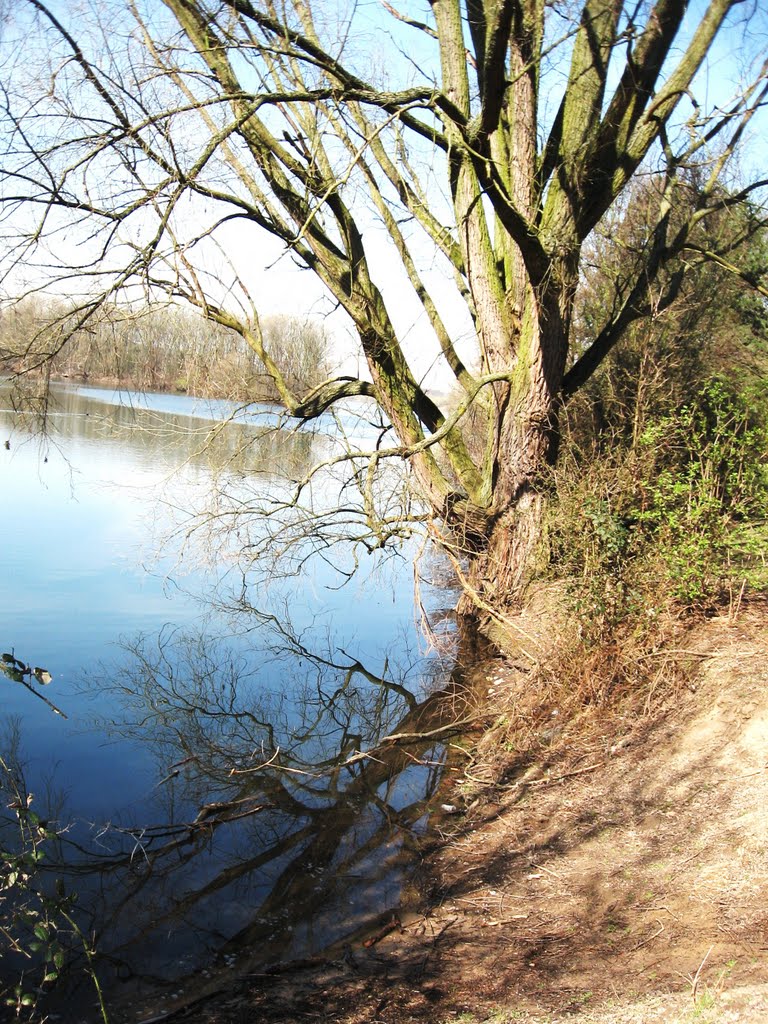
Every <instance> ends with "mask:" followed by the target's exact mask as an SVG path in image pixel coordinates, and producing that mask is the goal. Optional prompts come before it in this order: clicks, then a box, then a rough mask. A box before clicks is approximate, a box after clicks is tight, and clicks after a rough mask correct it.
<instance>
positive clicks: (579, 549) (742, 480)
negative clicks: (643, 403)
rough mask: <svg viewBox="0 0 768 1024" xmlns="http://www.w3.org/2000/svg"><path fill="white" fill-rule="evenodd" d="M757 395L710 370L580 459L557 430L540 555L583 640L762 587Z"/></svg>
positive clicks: (766, 526) (761, 439)
mask: <svg viewBox="0 0 768 1024" xmlns="http://www.w3.org/2000/svg"><path fill="white" fill-rule="evenodd" d="M766 399H768V387H767V386H766V384H765V382H755V381H753V382H752V383H751V384H750V385H749V386H748V387H741V386H739V385H738V384H736V383H734V382H732V381H730V380H728V379H726V378H725V377H723V376H720V375H715V376H711V377H709V378H708V379H705V380H704V381H703V382H702V383H700V384H699V385H696V386H695V387H693V388H692V389H691V394H690V396H689V398H688V400H687V401H686V402H685V403H684V404H683V405H681V406H679V407H678V408H674V409H667V410H664V411H662V412H660V413H658V414H656V415H655V416H654V415H646V416H645V417H644V421H645V422H644V426H643V429H642V430H641V431H639V432H637V433H636V434H634V435H631V436H629V437H627V436H626V434H625V435H624V436H623V437H621V436H620V435H617V434H614V436H613V438H612V439H611V440H612V443H606V439H605V438H602V439H601V443H600V444H599V446H598V445H596V444H592V446H591V448H590V450H589V454H588V455H587V453H586V449H585V445H584V439H583V437H581V438H580V437H578V436H577V435H573V434H572V435H570V436H569V435H568V434H567V433H566V440H565V445H564V451H563V456H562V458H561V460H560V464H559V467H558V469H557V471H556V472H555V473H554V474H553V493H552V501H551V503H550V513H549V524H548V531H547V541H548V556H549V564H550V573H551V575H553V576H557V577H561V578H565V579H566V580H567V585H568V593H569V594H570V598H571V602H572V605H573V608H574V610H575V611H576V612H577V614H578V615H579V618H580V620H581V622H582V629H583V631H584V634H585V637H586V638H587V639H591V640H594V641H600V640H604V639H606V637H607V636H609V635H610V634H611V633H612V632H613V631H614V630H615V629H616V628H617V627H619V626H621V625H631V626H632V627H633V628H634V629H642V628H643V625H644V624H647V623H650V622H652V621H653V620H654V618H655V617H657V616H658V615H659V614H660V613H661V612H662V611H669V610H670V608H672V607H675V608H677V609H691V608H695V609H702V610H709V609H713V608H715V607H716V606H718V605H719V604H721V603H722V602H723V601H728V600H730V601H733V600H735V599H738V597H739V596H740V595H742V594H743V593H744V592H745V591H747V592H753V591H756V590H757V591H760V590H764V589H766V588H767V587H768V564H766V557H765V552H766V550H768V546H767V542H768V521H767V520H766V510H768V462H767V456H768V416H766Z"/></svg>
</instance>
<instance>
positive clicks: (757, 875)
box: [134, 607, 768, 1024]
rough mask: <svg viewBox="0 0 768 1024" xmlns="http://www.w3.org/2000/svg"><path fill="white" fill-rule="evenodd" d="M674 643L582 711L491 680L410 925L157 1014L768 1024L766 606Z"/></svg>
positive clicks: (488, 669)
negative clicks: (485, 733) (617, 690)
mask: <svg viewBox="0 0 768 1024" xmlns="http://www.w3.org/2000/svg"><path fill="white" fill-rule="evenodd" d="M674 643H675V645H676V646H675V647H670V648H669V649H668V650H667V651H666V652H659V655H658V661H657V662H655V667H653V664H649V667H648V670H647V671H646V673H645V675H646V679H647V683H646V686H645V688H644V690H643V691H642V692H637V693H634V694H633V695H632V699H629V697H627V699H626V700H624V699H622V698H621V694H619V695H614V697H613V698H612V699H611V700H608V701H602V700H599V699H594V700H592V701H585V702H584V707H583V709H582V711H581V712H580V713H579V714H576V715H574V714H573V708H572V707H570V708H568V709H564V708H561V707H558V706H557V703H556V699H555V698H556V690H551V691H549V692H548V693H547V694H545V695H544V697H543V698H542V699H541V700H539V701H538V704H537V702H536V701H535V700H533V698H532V695H531V694H530V693H529V692H526V672H525V668H524V667H523V668H522V669H521V667H520V666H519V665H516V664H514V663H512V661H510V660H505V659H497V660H496V661H494V662H493V663H491V664H488V665H485V666H484V667H483V669H482V670H478V671H481V672H482V674H481V676H480V678H479V679H478V683H479V684H482V689H483V691H484V694H485V695H484V698H483V699H484V701H485V702H486V704H487V708H486V709H487V710H488V712H489V714H490V716H491V718H492V719H493V721H494V722H495V723H496V729H495V734H494V737H493V740H492V741H491V740H487V739H484V740H483V741H482V742H481V743H480V744H479V745H476V746H475V747H474V748H473V749H472V750H471V751H468V752H467V753H466V754H462V755H460V756H461V757H463V758H464V760H465V761H466V763H465V764H462V765H461V767H460V768H458V769H455V770H454V771H453V773H452V778H451V779H450V781H449V783H448V787H447V789H446V791H445V793H444V794H443V796H442V799H443V801H444V802H445V803H446V804H448V805H449V806H451V807H452V808H455V810H454V811H440V812H438V815H437V816H436V825H435V832H434V838H433V840H432V841H431V845H430V846H429V847H428V848H425V850H424V853H423V858H424V859H423V868H422V871H421V874H420V880H419V883H418V885H417V887H416V888H415V889H414V891H413V893H412V894H411V899H410V901H409V902H408V903H407V904H405V905H404V906H403V907H401V908H400V909H399V922H400V924H399V925H398V926H397V927H395V928H393V929H391V930H388V931H387V933H386V934H383V931H382V932H381V933H379V934H374V935H371V934H369V936H368V938H371V937H373V938H376V939H377V940H378V941H375V942H373V943H372V944H370V945H368V946H365V945H363V941H362V939H363V937H361V936H358V937H355V938H354V939H353V940H351V941H350V942H349V943H348V944H347V945H346V946H342V947H339V948H337V949H334V950H331V951H329V953H328V955H327V956H325V957H323V958H318V959H316V960H312V961H306V962H303V963H299V964H293V965H282V966H281V967H280V968H278V969H275V970H272V971H269V972H266V973H263V974H251V975H250V976H248V977H245V978H241V979H240V980H239V981H238V982H237V984H236V985H235V986H234V987H228V986H225V985H222V986H220V987H219V988H218V989H217V990H216V991H214V992H212V993H210V994H209V996H208V997H207V998H205V999H204V1000H202V1001H201V1000H198V1001H196V1002H195V1003H194V1004H193V1005H190V1006H188V1007H186V1008H185V1009H182V1008H181V1007H175V1006H173V1005H171V1004H166V1005H165V1006H164V1007H155V1008H154V1014H153V1015H154V1016H155V1018H156V1019H168V1020H170V1019H175V1020H185V1021H193V1022H195V1024H235V1022H246V1021H247V1022H249V1024H259V1022H265V1024H266V1022H277V1021H280V1022H284V1024H293V1022H296V1024H298V1022H302V1024H304V1022H310V1021H312V1022H326V1024H331V1022H333V1024H405V1022H425V1024H426V1022H429V1024H447V1022H452V1021H461V1022H462V1024H474V1022H486V1021H487V1022H489V1024H491V1022H493V1024H504V1022H507V1021H509V1022H512V1021H522V1022H528V1024H544V1022H547V1024H554V1022H561V1021H565V1020H569V1021H571V1020H572V1021H576V1022H582V1024H593V1022H594V1024H645V1022H648V1024H650V1022H668V1021H669V1022H679V1024H689V1022H690V1024H693V1022H698V1024H715V1022H717V1024H720V1022H722V1024H726V1022H728V1024H735V1022H744V1024H762V1022H768V959H767V957H768V772H767V771H766V768H767V767H768V687H767V686H766V681H767V679H766V676H767V675H768V668H767V666H768V609H766V608H765V607H759V608H754V607H753V608H748V609H744V610H742V611H741V612H740V614H739V615H738V616H737V617H735V618H733V617H727V616H723V617H720V618H714V619H711V620H709V621H707V622H704V623H699V624H698V625H696V626H695V627H693V628H689V629H687V630H685V631H679V632H678V633H677V635H676V637H675V641H674ZM672 663H675V664H677V665H681V664H682V665H683V667H684V669H685V671H684V672H678V673H676V674H675V673H671V674H670V673H669V672H666V673H665V672H664V671H663V670H664V668H665V666H666V667H668V666H669V665H670V664H672ZM587 675H588V667H587ZM583 676H584V672H583V671H582V677H583ZM671 679H676V680H677V682H670V680H671ZM562 696H563V698H564V699H565V695H564V694H563V695H562ZM534 708H536V709H537V710H536V712H535V713H534V711H533V709H534ZM387 920H389V918H387ZM134 1019H141V1012H140V1011H139V1012H138V1013H137V1016H136V1017H135V1018H134ZM145 1019H146V1018H145Z"/></svg>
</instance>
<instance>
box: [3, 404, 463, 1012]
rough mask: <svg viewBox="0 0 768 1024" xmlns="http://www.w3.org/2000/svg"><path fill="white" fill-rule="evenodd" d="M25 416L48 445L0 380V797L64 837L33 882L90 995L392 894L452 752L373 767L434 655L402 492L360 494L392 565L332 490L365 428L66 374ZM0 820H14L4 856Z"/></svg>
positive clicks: (435, 670) (367, 436)
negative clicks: (92, 973) (376, 516)
mask: <svg viewBox="0 0 768 1024" xmlns="http://www.w3.org/2000/svg"><path fill="white" fill-rule="evenodd" d="M43 412H44V426H45V430H44V432H42V433H41V430H40V420H39V419H37V420H32V419H28V418H26V417H24V416H22V415H20V414H19V413H17V412H15V411H14V409H13V405H12V401H11V396H10V393H9V392H8V390H7V388H6V389H4V390H2V391H0V466H2V480H3V491H2V493H3V500H2V506H1V507H0V524H1V525H2V535H3V538H4V549H5V561H4V566H5V569H4V572H3V574H2V576H0V594H1V595H2V599H1V600H0V646H1V647H2V651H3V652H5V653H6V655H7V656H8V658H12V659H16V661H7V662H6V668H8V669H9V671H8V672H6V676H2V675H0V687H1V688H2V689H1V691H0V692H2V698H3V701H2V705H1V707H2V713H1V714H0V751H2V756H3V760H4V762H5V766H6V771H5V772H4V777H5V782H4V785H5V789H6V793H5V796H6V799H5V800H4V801H3V803H4V805H6V804H8V803H9V802H12V800H13V798H14V797H13V792H12V790H13V786H14V785H15V786H16V787H17V789H18V791H19V792H20V793H22V794H23V795H24V796H26V794H29V793H31V794H33V795H34V796H33V802H32V805H31V806H32V808H33V809H34V811H35V812H36V813H37V814H38V815H40V816H41V817H42V818H43V819H45V820H46V821H47V822H48V825H47V829H48V830H49V833H50V832H55V833H56V834H57V838H56V839H55V840H52V839H50V838H49V839H46V841H45V844H44V853H45V859H44V861H42V863H43V864H44V866H45V869H44V871H43V873H42V874H41V875H40V882H41V885H42V887H43V889H44V890H45V891H46V892H48V891H50V892H53V891H54V886H57V887H58V888H57V891H58V892H59V893H60V894H61V893H64V897H63V898H64V899H65V900H66V899H68V897H69V894H72V897H73V900H74V895H75V894H76V896H77V899H76V902H72V903H67V904H66V905H67V907H69V908H70V911H69V915H70V917H71V918H72V921H73V927H74V925H76V926H77V928H79V929H80V930H81V931H82V934H83V935H84V936H92V937H93V940H94V942H95V945H96V948H97V950H98V951H99V953H100V954H101V955H102V957H103V958H104V959H103V960H102V961H101V962H100V967H99V970H100V973H101V975H102V978H103V979H104V981H105V984H106V986H107V990H108V992H109V993H110V995H109V998H112V997H113V995H114V997H115V998H118V997H119V996H120V988H121V984H120V982H122V983H124V984H133V983H134V981H135V980H136V979H140V980H141V981H142V983H143V982H146V981H147V980H153V981H155V982H156V983H157V984H166V983H168V982H170V981H175V979H177V978H178V977H180V976H183V975H185V974H188V973H190V972H191V971H195V970H198V971H199V970H202V969H205V970H208V969H214V968H215V967H217V966H218V967H220V968H223V969H232V970H236V969H238V965H242V964H246V963H248V964H251V963H252V962H253V958H254V956H256V957H258V958H259V959H260V960H261V961H263V962H274V961H277V960H280V959H287V958H290V957H297V956H306V955H310V954H312V953H315V952H317V951H318V950H320V949H322V948H323V947H324V946H326V945H327V944H328V943H329V942H332V941H335V940H337V939H339V938H341V937H343V936H344V935H346V934H348V933H350V932H352V931H353V930H354V929H355V928H358V927H360V926H361V925H363V924H365V922H366V921H369V920H370V919H371V917H372V915H376V914H379V913H383V912H386V911H388V910H390V909H391V908H393V907H395V906H397V904H398V900H399V894H400V889H401V886H402V883H403V877H404V871H406V869H407V864H408V863H409V859H410V856H411V854H410V851H411V850H412V849H413V847H414V845H415V842H416V841H417V839H418V837H419V835H420V834H421V833H422V832H423V830H424V828H425V824H426V816H427V805H426V804H425V801H428V799H429V798H430V796H431V795H432V794H433V793H434V791H435V787H436V786H437V784H438V781H439V778H440V764H441V762H442V758H443V752H442V750H441V748H440V747H439V746H435V744H434V743H433V744H431V745H428V744H424V743H422V744H421V746H420V747H419V748H418V750H417V751H416V753H413V752H411V753H408V754H406V753H405V752H403V751H402V749H401V748H400V747H399V746H397V745H395V744H390V745H387V746H386V748H385V752H384V753H382V752H381V751H378V752H377V756H376V757H375V758H374V757H369V756H367V754H366V752H368V751H371V750H372V749H373V748H375V747H376V746H377V744H378V743H379V741H380V740H381V739H382V737H384V736H386V735H387V734H388V733H389V732H391V731H392V730H398V729H400V728H401V727H402V725H403V723H405V724H406V729H408V728H410V729H411V730H412V731H417V728H416V727H420V726H423V725H424V724H425V723H427V724H434V722H435V721H439V715H438V717H437V718H435V711H434V707H433V704H432V703H431V701H432V698H431V697H430V694H431V693H434V692H435V691H438V690H439V689H440V688H441V686H444V685H445V684H446V682H447V680H448V676H449V666H447V665H446V664H445V662H444V661H442V660H441V659H440V658H438V657H436V656H435V654H434V652H432V653H427V651H426V647H425V643H424V639H423V636H422V635H421V633H420V630H419V628H418V625H417V622H418V618H419V615H417V613H416V607H415V604H414V593H415V590H414V580H413V569H412V563H411V558H412V556H413V555H414V554H416V553H417V547H416V544H417V542H416V541H415V540H413V541H408V540H407V539H405V540H403V537H404V536H405V535H406V534H407V533H408V532H409V528H408V527H407V526H406V525H405V524H404V521H403V518H402V512H403V509H404V506H405V503H407V501H408V499H407V496H406V495H405V492H404V491H403V490H402V488H401V487H400V484H399V483H398V481H397V479H396V477H395V475H394V474H393V475H392V476H391V478H390V481H389V483H388V484H387V485H386V486H385V487H384V488H383V489H382V492H381V494H380V495H377V497H376V500H377V501H379V502H381V503H382V508H383V512H384V514H385V515H388V516H389V519H390V521H391V523H392V532H393V533H394V534H399V535H400V536H399V537H395V540H396V541H400V542H401V543H403V544H405V558H402V557H398V556H397V555H396V554H392V555H390V554H389V552H390V550H395V549H396V545H395V547H394V548H393V542H392V541H391V540H390V539H389V538H387V537H382V536H379V535H377V534H376V532H375V531H373V532H372V531H371V529H370V524H369V522H368V521H367V520H366V517H365V515H364V510H362V511H361V509H362V505H363V504H364V496H362V495H363V488H362V487H361V486H360V477H359V476H358V477H354V476H353V477H352V478H351V479H350V478H349V477H348V478H347V479H345V480H342V479H341V477H340V469H341V467H342V465H344V463H340V462H339V461H338V456H339V453H340V452H344V451H348V450H350V449H351V448H352V447H354V446H355V445H358V444H363V445H364V446H365V445H366V444H368V443H370V445H371V447H374V446H375V445H376V442H377V439H378V438H380V436H381V432H382V429H383V428H382V427H381V425H380V424H378V423H377V422H376V421H375V419H372V418H371V416H370V410H368V409H367V408H365V407H361V409H360V410H359V411H357V410H355V409H350V410H348V411H347V412H346V413H345V414H344V415H343V416H342V417H336V418H331V417H326V418H324V419H323V420H321V421H320V422H319V423H316V424H314V425H313V428H312V430H311V431H310V430H296V429H295V428H293V429H289V428H288V425H286V424H284V423H282V421H281V419H280V413H279V410H277V409H274V408H270V407H259V408H253V407H250V408H248V409H239V408H238V407H236V406H235V405H233V404H231V403H224V402H205V401H202V400H198V399H193V398H188V397H184V396H175V395H137V394H131V393H127V392H122V393H117V392H113V391H110V390H102V389H98V388H85V387H76V386H63V385H55V386H54V387H53V388H52V392H51V396H50V401H49V403H48V406H47V408H46V409H44V410H43ZM6 441H7V446H4V445H5V442H6ZM317 462H321V463H324V464H325V465H324V468H323V469H322V470H321V471H320V472H318V473H316V474H314V475H312V474H311V473H310V469H311V467H312V466H313V465H314V464H316V463H317ZM356 488H357V490H356ZM340 494H341V496H342V502H341V504H342V506H343V511H342V512H341V513H334V514H331V509H333V508H335V507H336V505H338V503H339V495H340ZM265 503H266V505H267V507H268V508H269V509H270V511H271V512H272V513H273V514H272V516H271V518H268V519H264V518H263V517H260V516H259V515H257V514H256V509H257V508H258V507H260V506H261V507H263V506H264V505H265ZM344 534H348V535H351V536H353V537H354V538H356V541H357V543H356V544H355V545H352V544H350V543H346V544H345V543H341V542H340V540H339V538H340V536H341V535H344ZM425 565H426V566H427V568H428V569H429V572H431V571H432V568H434V566H431V565H430V564H429V563H425ZM429 572H427V575H429ZM435 572H436V574H437V575H439V568H437V569H435ZM418 593H419V614H421V611H422V609H423V607H426V608H428V609H429V608H438V607H439V606H440V605H445V606H450V605H451V604H452V603H453V599H452V595H451V594H450V592H446V590H445V589H444V588H442V589H441V588H440V587H432V586H430V584H429V583H428V582H427V581H426V580H424V579H422V580H421V583H420V586H419V591H418ZM36 667H39V670H40V671H39V672H38V673H37V678H36V677H35V675H32V674H30V673H29V672H27V673H26V674H24V671H23V670H24V669H26V668H29V669H30V670H31V669H33V668H36ZM14 668H15V670H16V673H17V676H18V675H19V673H21V676H20V677H19V678H20V679H22V680H23V681H24V682H25V683H26V684H27V685H23V684H22V683H21V682H20V681H14V678H11V677H12V676H13V670H14ZM44 673H49V674H50V675H51V676H52V681H51V682H50V683H48V684H47V685H44V686H43V685H41V682H40V680H42V679H45V678H47V676H46V675H44ZM6 677H7V678H6ZM42 697H45V698H46V701H43V699H42ZM51 705H55V708H57V709H58V710H59V711H60V712H62V713H63V714H58V713H56V711H55V710H53V709H52V707H51ZM64 716H66V717H64ZM9 795H10V798H11V799H10V800H9V799H7V797H8V796H9ZM16 831H17V826H16V823H15V819H14V815H13V814H12V813H11V810H6V811H5V817H4V819H3V827H2V841H3V845H4V848H5V849H10V848H12V844H13V843H14V842H15V841H16V840H15V839H14V836H15V835H16ZM59 927H60V928H61V937H62V939H64V938H67V940H68V944H69V945H72V946H73V947H74V948H73V950H72V951H71V952H69V953H68V963H69V964H70V965H72V966H74V967H77V964H78V963H82V961H83V951H82V948H79V947H78V941H79V942H80V947H82V941H80V940H77V938H76V937H75V940H74V942H73V936H72V927H69V926H66V925H65V924H62V923H61V922H59ZM5 966H6V969H10V970H15V969H16V967H17V966H18V965H17V962H16V960H15V959H14V957H13V956H9V957H8V958H6V961H5ZM75 1005H76V1006H77V1011H76V1013H75V1010H74V1009H73V1007H74V1006H75ZM83 1005H84V1004H81V1003H75V1002H70V1003H68V1004H67V1005H65V1006H64V1007H62V1006H61V1005H59V1006H57V1007H56V1011H57V1012H58V1013H59V1014H60V1019H64V1020H67V1019H69V1017H68V1016H67V1014H68V1013H72V1014H74V1016H73V1017H72V1019H78V1020H85V1019H90V1018H88V1017H87V1015H86V1016H84V1013H85V1011H84V1009H83ZM67 1006H69V1009H67ZM92 1012H94V1013H95V1011H92ZM94 1019H96V1018H95V1017H94Z"/></svg>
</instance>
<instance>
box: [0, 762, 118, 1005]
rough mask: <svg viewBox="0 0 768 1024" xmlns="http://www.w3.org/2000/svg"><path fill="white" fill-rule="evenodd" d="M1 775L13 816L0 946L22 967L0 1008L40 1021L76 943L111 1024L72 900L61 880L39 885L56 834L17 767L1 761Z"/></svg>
mask: <svg viewBox="0 0 768 1024" xmlns="http://www.w3.org/2000/svg"><path fill="white" fill-rule="evenodd" d="M0 773H1V778H0V789H1V790H2V792H3V795H4V797H5V800H6V802H7V807H8V809H9V811H11V814H12V817H10V818H9V819H7V821H6V828H5V829H4V830H3V832H2V833H0V838H1V841H2V845H1V846H0V946H2V945H4V946H5V952H6V953H7V954H8V956H9V958H16V959H17V960H18V961H19V964H20V966H19V969H18V972H17V980H16V981H15V982H13V983H12V984H10V986H8V987H6V988H2V987H0V1003H1V1004H2V1005H4V1006H5V1007H6V1008H8V1009H10V1010H12V1011H13V1013H14V1014H15V1016H16V1018H17V1019H26V1020H30V1021H31V1020H35V1019H37V1018H38V1009H39V1004H40V1000H41V997H42V996H43V995H44V994H45V992H46V991H47V990H49V989H50V988H51V987H52V986H53V985H55V983H56V982H57V981H58V980H59V977H60V975H61V972H62V970H63V969H64V967H65V963H66V960H67V954H68V951H69V949H71V947H72V945H73V941H74V943H75V944H77V945H78V946H80V948H81V949H82V950H83V952H84V954H85V957H86V962H87V971H88V974H89V975H90V977H91V979H92V981H93V984H94V987H95V989H96V993H97V996H98V1002H99V1007H100V1011H101V1017H102V1020H103V1021H104V1024H108V1017H107V1011H106V1005H105V1003H104V998H103V993H102V990H101V986H100V983H99V980H98V976H97V974H96V970H95V964H94V950H93V949H92V947H91V944H90V942H89V940H88V938H87V936H86V935H85V934H84V933H83V931H82V929H81V928H80V926H79V925H78V923H77V921H76V920H75V918H74V916H73V905H74V896H73V895H71V894H67V893H66V892H65V891H64V886H63V883H62V882H61V881H59V880H57V881H56V884H55V887H54V891H53V893H49V892H47V891H46V890H45V888H44V887H43V885H42V884H41V866H42V862H43V861H44V859H45V854H46V847H47V846H49V845H51V844H53V843H55V842H56V841H57V838H58V836H57V833H56V832H55V830H54V829H53V828H52V827H51V826H50V825H49V823H48V822H47V821H46V820H45V819H43V818H41V817H40V815H39V814H37V812H36V811H34V810H33V809H32V802H33V798H32V796H31V794H28V793H27V791H26V787H25V786H24V782H23V776H22V773H21V771H20V769H19V767H18V766H16V765H13V764H9V763H8V761H6V760H5V759H4V758H3V757H2V756H0ZM9 798H10V799H9Z"/></svg>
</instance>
